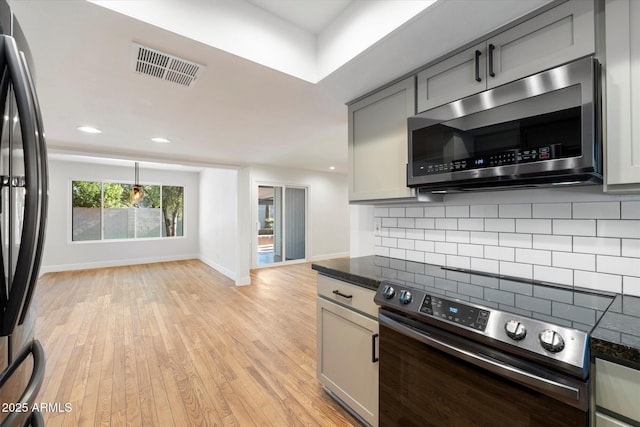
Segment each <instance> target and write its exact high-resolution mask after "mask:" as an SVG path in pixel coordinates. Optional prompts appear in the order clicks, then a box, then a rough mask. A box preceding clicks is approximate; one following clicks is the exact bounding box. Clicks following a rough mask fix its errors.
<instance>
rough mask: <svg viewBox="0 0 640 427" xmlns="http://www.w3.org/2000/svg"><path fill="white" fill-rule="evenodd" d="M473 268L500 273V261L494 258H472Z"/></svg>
mask: <svg viewBox="0 0 640 427" xmlns="http://www.w3.org/2000/svg"><path fill="white" fill-rule="evenodd" d="M471 269H472V270H476V271H484V272H485V273H492V274H499V273H500V262H499V261H496V260H493V259H485V258H471Z"/></svg>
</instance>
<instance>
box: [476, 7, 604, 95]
mask: <svg viewBox="0 0 640 427" xmlns="http://www.w3.org/2000/svg"><path fill="white" fill-rule="evenodd" d="M594 52H595V20H594V4H593V1H591V0H573V1H569V2H567V3H563V4H561V5H560V6H558V7H555V8H553V9H550V10H548V11H547V12H544V13H542V14H540V15H538V16H535V17H533V18H531V19H529V20H527V21H525V22H523V23H522V24H520V25H517V26H515V27H513V28H511V29H509V30H507V31H505V32H502V33H500V34H498V35H497V36H495V37H493V38H491V39H489V40H488V41H487V64H488V68H489V70H488V74H489V75H488V76H487V86H488V87H489V88H492V87H496V86H500V85H502V84H505V83H508V82H510V81H513V80H517V79H519V78H522V77H526V76H529V75H531V74H535V73H538V72H540V71H544V70H546V69H549V68H552V67H555V66H557V65H560V64H563V63H565V62H569V61H571V60H573V59H577V58H580V57H583V56H587V55H591V54H593V53H594ZM490 62H492V64H490ZM489 65H492V67H491V66H489ZM491 71H493V74H495V76H491Z"/></svg>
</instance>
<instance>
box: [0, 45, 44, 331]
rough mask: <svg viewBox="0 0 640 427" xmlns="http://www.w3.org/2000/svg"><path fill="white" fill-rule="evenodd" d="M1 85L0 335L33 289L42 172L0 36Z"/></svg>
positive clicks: (23, 82)
mask: <svg viewBox="0 0 640 427" xmlns="http://www.w3.org/2000/svg"><path fill="white" fill-rule="evenodd" d="M0 44H1V45H2V47H1V48H0V49H1V50H2V52H0V57H1V58H2V60H1V61H0V62H3V63H4V67H2V69H1V70H2V71H0V72H1V73H2V76H3V79H2V81H3V84H4V85H7V86H8V88H7V90H6V91H4V90H3V91H2V92H5V93H6V97H5V99H0V105H3V106H4V112H3V124H2V139H1V143H2V147H1V150H0V151H1V153H2V158H1V159H0V164H1V167H2V171H1V174H2V183H3V185H2V200H1V202H0V205H1V206H2V213H1V214H0V215H1V218H0V240H1V241H2V242H1V245H2V262H3V279H4V281H5V284H4V285H5V286H4V290H3V292H5V293H6V295H5V296H4V297H3V298H4V307H3V308H4V310H3V312H2V319H1V320H2V322H1V323H0V335H10V334H12V332H13V330H14V328H15V326H16V324H17V323H18V319H19V318H22V314H23V311H24V310H26V309H27V308H28V307H27V306H26V305H25V302H26V301H27V296H28V295H30V291H29V286H30V285H32V282H33V281H32V277H33V273H34V270H35V271H37V268H34V263H35V260H36V248H37V242H38V236H39V235H40V228H41V227H40V221H41V207H42V206H41V204H42V182H43V179H44V178H43V177H42V172H41V170H40V169H39V165H40V164H41V162H42V161H43V160H42V159H38V156H39V155H40V154H41V153H40V150H39V148H38V134H39V132H38V130H37V125H38V121H37V119H36V118H35V117H36V113H35V111H36V109H35V106H34V99H33V96H32V93H31V90H30V88H29V79H28V77H27V74H26V68H25V65H24V63H23V62H22V60H21V58H20V54H19V51H18V48H17V46H16V44H15V40H14V39H13V38H12V37H9V36H2V37H0Z"/></svg>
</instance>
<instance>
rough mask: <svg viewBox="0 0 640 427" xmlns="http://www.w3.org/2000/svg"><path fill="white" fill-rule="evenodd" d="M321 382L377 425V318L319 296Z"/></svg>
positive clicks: (319, 377)
mask: <svg viewBox="0 0 640 427" xmlns="http://www.w3.org/2000/svg"><path fill="white" fill-rule="evenodd" d="M317 321H318V338H317V340H318V354H317V358H318V360H317V369H318V379H319V380H320V382H321V383H322V384H323V385H324V386H325V387H327V388H328V389H329V390H330V391H331V392H333V393H334V394H335V395H336V396H337V397H338V398H340V399H341V400H342V401H343V402H344V403H346V404H347V405H348V406H349V407H350V408H351V409H353V410H354V411H355V412H356V413H357V414H358V415H360V416H361V417H362V418H363V419H364V420H365V421H367V422H368V423H370V424H371V425H374V426H375V425H378V362H377V360H376V359H377V354H375V353H377V348H376V347H377V334H378V322H377V321H375V320H373V319H370V318H368V317H365V316H362V315H361V314H358V313H356V312H354V311H351V310H349V309H347V308H344V307H342V306H339V305H337V304H335V303H332V302H329V301H327V300H325V299H323V298H318V319H317Z"/></svg>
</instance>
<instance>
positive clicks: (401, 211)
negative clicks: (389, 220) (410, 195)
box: [389, 208, 405, 218]
mask: <svg viewBox="0 0 640 427" xmlns="http://www.w3.org/2000/svg"><path fill="white" fill-rule="evenodd" d="M389 216H395V217H397V218H403V217H404V216H405V208H389Z"/></svg>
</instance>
